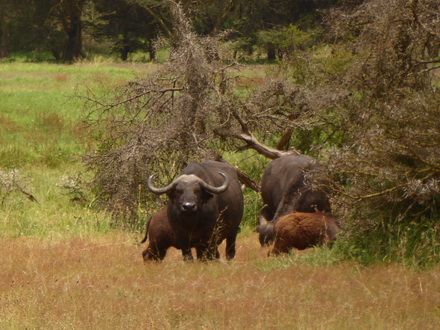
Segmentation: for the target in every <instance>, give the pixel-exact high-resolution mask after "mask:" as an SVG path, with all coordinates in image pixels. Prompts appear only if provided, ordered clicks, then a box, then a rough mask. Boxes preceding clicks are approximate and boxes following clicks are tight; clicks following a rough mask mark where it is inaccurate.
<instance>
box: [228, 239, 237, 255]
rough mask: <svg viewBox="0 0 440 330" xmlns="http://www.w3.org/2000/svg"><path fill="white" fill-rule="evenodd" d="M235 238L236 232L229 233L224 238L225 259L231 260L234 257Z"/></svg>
mask: <svg viewBox="0 0 440 330" xmlns="http://www.w3.org/2000/svg"><path fill="white" fill-rule="evenodd" d="M236 240H237V234H234V235H231V236H229V237H227V238H226V259H227V260H231V259H234V257H235V241H236Z"/></svg>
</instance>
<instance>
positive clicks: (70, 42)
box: [64, 13, 82, 62]
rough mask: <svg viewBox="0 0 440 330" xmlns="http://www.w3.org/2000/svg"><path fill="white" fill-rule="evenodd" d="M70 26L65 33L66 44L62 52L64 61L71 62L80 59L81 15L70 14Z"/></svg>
mask: <svg viewBox="0 0 440 330" xmlns="http://www.w3.org/2000/svg"><path fill="white" fill-rule="evenodd" d="M70 21H71V23H70V26H69V28H68V30H67V31H66V32H67V37H68V39H67V42H66V46H65V51H64V60H65V61H68V62H73V61H76V60H78V59H80V58H81V57H82V54H81V52H82V28H81V25H82V24H81V15H77V14H76V13H72V15H71V17H70Z"/></svg>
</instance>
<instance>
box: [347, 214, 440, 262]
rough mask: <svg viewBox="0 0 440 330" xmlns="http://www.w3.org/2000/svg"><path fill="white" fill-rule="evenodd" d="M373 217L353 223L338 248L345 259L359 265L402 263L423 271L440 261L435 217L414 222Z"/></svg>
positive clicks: (439, 245) (403, 219) (378, 216)
mask: <svg viewBox="0 0 440 330" xmlns="http://www.w3.org/2000/svg"><path fill="white" fill-rule="evenodd" d="M376 216H377V218H378V219H381V220H379V221H378V219H372V220H369V221H366V220H364V221H365V222H366V223H360V221H355V223H356V225H355V226H350V228H351V230H349V231H347V232H346V238H342V239H341V240H340V241H339V242H338V243H339V244H338V246H339V248H340V250H341V252H342V253H343V255H345V256H346V257H347V258H348V259H354V260H356V261H359V262H361V263H362V264H366V265H369V264H372V263H375V262H378V261H380V262H385V263H393V262H397V263H402V264H405V265H407V266H408V267H411V268H427V267H431V266H434V265H436V264H438V263H439V262H440V244H439V243H438V242H439V241H440V228H439V226H438V220H437V218H438V217H433V218H425V217H422V218H418V219H412V220H411V219H408V218H406V219H405V218H401V219H390V218H383V215H382V214H380V213H379V212H377V215H376Z"/></svg>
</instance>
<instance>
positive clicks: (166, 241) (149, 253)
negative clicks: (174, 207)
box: [141, 208, 192, 261]
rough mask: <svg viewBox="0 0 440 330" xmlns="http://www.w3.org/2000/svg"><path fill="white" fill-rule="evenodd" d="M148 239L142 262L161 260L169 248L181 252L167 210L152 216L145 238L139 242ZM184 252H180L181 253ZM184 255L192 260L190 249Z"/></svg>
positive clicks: (164, 209)
mask: <svg viewBox="0 0 440 330" xmlns="http://www.w3.org/2000/svg"><path fill="white" fill-rule="evenodd" d="M147 239H149V243H148V246H147V249H146V250H144V251H143V252H142V257H143V258H144V261H148V260H163V259H164V258H165V255H166V254H167V250H168V249H169V248H170V247H175V248H176V249H180V250H182V247H181V246H180V244H179V240H178V239H177V237H176V234H175V233H174V231H173V230H172V228H171V225H170V222H169V220H168V212H167V208H163V209H162V210H160V211H158V212H156V213H155V214H153V216H152V217H151V218H150V220H149V221H148V223H147V228H146V231H145V237H144V239H143V240H142V241H141V243H144V242H146V241H147ZM183 252H184V251H182V253H183ZM186 254H187V255H188V256H190V258H192V253H191V249H190V250H189V251H186Z"/></svg>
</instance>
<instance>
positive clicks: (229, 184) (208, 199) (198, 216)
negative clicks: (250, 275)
mask: <svg viewBox="0 0 440 330" xmlns="http://www.w3.org/2000/svg"><path fill="white" fill-rule="evenodd" d="M153 178H154V175H152V176H150V178H149V179H148V188H149V189H150V190H151V191H152V192H153V193H155V194H167V195H168V197H169V201H168V208H167V212H168V221H169V225H170V228H171V230H172V232H173V235H174V237H175V240H176V242H175V244H177V245H178V246H179V248H180V249H181V250H182V252H183V254H184V258H185V259H187V260H188V259H192V254H191V248H193V247H194V248H196V252H197V258H198V259H203V260H206V259H214V258H219V257H220V254H219V252H218V245H219V244H220V243H221V242H222V241H223V240H225V239H226V258H227V259H228V260H229V259H232V258H234V256H235V241H236V237H237V234H238V232H239V231H240V223H241V219H242V217H243V208H244V206H243V204H244V202H243V193H242V190H241V186H240V183H239V181H238V178H237V172H236V170H235V168H234V167H232V166H230V165H228V164H225V163H220V162H214V161H207V162H203V163H192V164H190V165H188V166H187V167H185V168H184V169H183V171H182V174H181V175H180V176H179V177H178V178H176V179H175V180H174V181H173V182H171V183H170V184H169V185H167V186H166V187H163V188H156V187H154V186H153V184H152V180H153Z"/></svg>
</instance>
